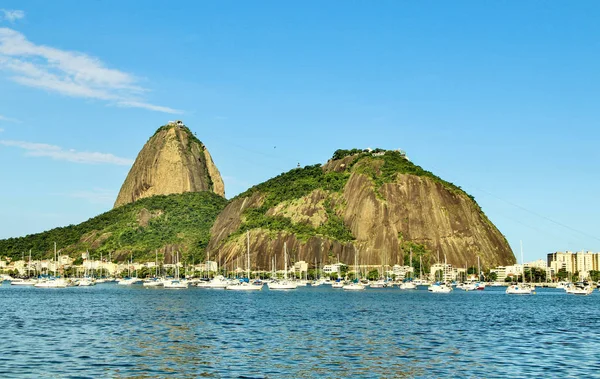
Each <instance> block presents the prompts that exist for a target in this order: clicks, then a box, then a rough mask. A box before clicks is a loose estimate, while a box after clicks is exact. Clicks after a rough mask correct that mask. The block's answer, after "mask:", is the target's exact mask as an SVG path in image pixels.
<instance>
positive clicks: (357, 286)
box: [342, 252, 365, 291]
mask: <svg viewBox="0 0 600 379" xmlns="http://www.w3.org/2000/svg"><path fill="white" fill-rule="evenodd" d="M357 255H358V252H355V253H354V273H355V274H356V278H355V279H354V281H353V282H352V283H348V284H345V285H344V286H343V287H342V289H343V290H346V291H361V290H364V289H365V286H364V285H363V284H362V283H361V282H360V279H359V278H358V264H357Z"/></svg>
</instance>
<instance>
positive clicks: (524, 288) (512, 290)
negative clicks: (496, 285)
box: [505, 242, 533, 295]
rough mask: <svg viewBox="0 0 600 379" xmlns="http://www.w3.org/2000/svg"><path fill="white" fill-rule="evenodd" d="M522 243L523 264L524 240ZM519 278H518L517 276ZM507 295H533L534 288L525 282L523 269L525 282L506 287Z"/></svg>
mask: <svg viewBox="0 0 600 379" xmlns="http://www.w3.org/2000/svg"><path fill="white" fill-rule="evenodd" d="M520 244H521V264H523V242H520ZM517 279H518V278H517ZM505 292H506V294H507V295H531V294H532V293H533V289H532V288H531V286H530V285H529V284H525V271H524V270H523V283H521V284H519V283H516V284H512V285H510V286H508V288H506V291H505Z"/></svg>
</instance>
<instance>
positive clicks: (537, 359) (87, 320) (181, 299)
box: [0, 283, 600, 378]
mask: <svg viewBox="0 0 600 379" xmlns="http://www.w3.org/2000/svg"><path fill="white" fill-rule="evenodd" d="M595 375H598V376H600V293H598V292H597V291H595V292H594V293H593V294H592V295H590V296H582V297H578V296H574V295H567V294H565V292H564V291H563V290H557V289H538V290H537V293H536V294H535V295H532V296H511V295H506V294H505V293H504V288H502V287H498V288H494V287H488V288H486V289H485V291H473V292H463V291H460V290H455V291H453V292H452V293H450V294H432V293H428V292H427V291H426V289H425V288H424V287H423V288H421V289H419V290H414V291H402V290H399V289H398V288H386V289H367V290H365V291H357V292H346V291H343V290H341V289H332V288H331V287H330V286H319V287H312V288H311V287H305V288H299V289H297V290H294V291H285V292H276V291H269V290H268V289H267V287H266V286H265V287H264V289H263V291H259V292H248V293H246V292H236V291H224V290H210V289H201V288H190V289H187V290H166V289H150V288H144V287H142V286H141V285H139V286H137V285H136V286H132V287H121V286H117V285H115V284H109V283H107V284H101V285H97V286H95V287H86V288H83V287H81V288H80V287H73V288H66V289H38V288H23V287H21V288H19V287H11V286H10V285H8V284H7V283H4V285H2V286H0V377H3V378H4V377H6V378H17V377H19V378H20V377H26V378H40V377H42V378H105V377H106V378H162V377H181V378H192V377H214V378H221V377H223V378H230V377H234V378H350V377H351V378H456V377H462V378H508V377H510V378H523V377H534V378H541V377H560V378H580V377H593V376H595Z"/></svg>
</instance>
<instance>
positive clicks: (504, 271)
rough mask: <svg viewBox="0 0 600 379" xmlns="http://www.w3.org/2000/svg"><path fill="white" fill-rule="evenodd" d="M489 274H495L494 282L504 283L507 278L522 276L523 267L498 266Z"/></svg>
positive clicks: (518, 265)
mask: <svg viewBox="0 0 600 379" xmlns="http://www.w3.org/2000/svg"><path fill="white" fill-rule="evenodd" d="M490 272H493V273H496V281H498V282H504V281H505V280H506V278H507V277H516V276H519V275H522V274H523V265H520V264H516V265H511V266H498V267H496V268H494V269H491V270H490Z"/></svg>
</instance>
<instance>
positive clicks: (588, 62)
mask: <svg viewBox="0 0 600 379" xmlns="http://www.w3.org/2000/svg"><path fill="white" fill-rule="evenodd" d="M599 12H600V3H599V2H597V1H577V2H558V1H555V2H550V1H533V0H532V1H526V2H525V1H485V2H482V1H460V0H457V1H452V2H441V1H377V2H368V1H346V0H344V1H342V0H339V1H307V0H303V1H285V2H282V1H253V2H244V1H172V2H166V1H127V2H123V1H117V0H102V1H68V0H63V1H56V2H50V1H45V0H39V1H33V0H25V1H23V0H19V1H11V0H2V1H0V162H1V164H0V178H1V179H0V238H8V237H16V236H23V235H27V234H31V233H37V232H41V231H44V230H47V229H50V228H53V227H57V226H64V225H68V224H77V223H79V222H82V221H85V220H87V219H89V218H91V217H94V216H95V215H97V214H100V213H102V212H105V211H108V210H110V209H111V208H112V205H113V203H114V200H115V199H116V196H117V193H118V191H119V188H120V186H121V184H122V182H123V181H124V179H125V177H126V175H127V173H128V171H129V169H130V167H131V164H132V163H133V160H134V159H135V157H136V155H137V153H138V152H139V150H140V149H141V148H142V146H143V145H144V143H145V142H146V141H147V140H148V138H149V137H150V136H151V135H152V134H153V133H154V131H155V130H156V129H157V128H158V127H160V126H161V125H163V124H165V123H166V122H168V121H169V120H174V119H181V120H183V121H184V123H185V124H186V125H187V126H188V127H189V128H190V129H191V130H192V131H194V132H196V133H197V136H198V138H199V139H200V140H201V141H203V143H204V144H205V145H206V146H207V148H208V149H209V151H210V153H211V155H212V156H213V159H214V161H215V163H216V165H217V167H218V168H219V170H220V172H221V175H222V176H223V179H224V182H225V190H226V196H227V197H228V198H231V197H232V196H235V195H236V194H238V193H240V192H242V191H244V190H245V189H247V188H248V187H250V186H252V185H254V184H258V183H260V182H262V181H264V180H267V179H269V178H271V177H273V176H276V175H278V174H280V173H282V172H285V171H287V170H289V169H291V168H294V167H296V165H297V164H298V163H299V164H301V165H302V166H304V165H309V164H315V163H324V162H326V161H327V159H329V158H330V157H331V155H332V154H333V152H334V151H335V150H336V149H339V148H355V147H356V148H367V147H372V148H376V147H380V148H385V149H397V148H401V149H403V150H405V151H406V152H407V154H408V156H409V157H410V159H411V160H412V161H413V162H415V163H416V164H418V165H420V166H422V167H423V168H425V169H427V170H430V171H432V172H434V173H435V174H437V175H439V176H440V177H442V178H444V179H446V180H448V181H450V182H453V183H455V184H456V185H459V186H461V187H462V188H463V189H464V190H466V191H467V192H468V193H470V194H472V195H473V196H475V198H476V200H477V201H478V203H479V204H480V206H481V207H482V209H483V211H484V212H485V213H486V215H487V216H488V217H489V218H490V219H491V221H492V222H493V223H494V224H495V225H496V226H497V227H498V228H499V230H500V231H501V232H502V233H503V234H504V235H505V236H506V237H507V239H508V242H509V243H510V245H511V247H512V248H513V251H514V252H515V255H516V256H517V258H518V259H519V261H520V260H521V259H520V253H519V251H520V250H519V249H520V248H519V242H520V241H522V242H523V254H524V258H525V261H529V260H533V259H540V258H543V259H545V256H546V254H547V253H550V252H554V251H564V250H571V251H579V250H582V249H585V250H591V251H600V231H599V230H600V217H599V215H600V203H599V201H598V193H599V188H600V179H599V175H598V167H599V163H600V149H598V142H599V141H600V129H599V128H598V121H599V120H600V107H599V106H598V101H599V100H600V96H599V88H600V72H599V71H598V67H599V63H600V59H599V58H600V37H599V36H600V23H598V20H597V15H598V14H600V13H599Z"/></svg>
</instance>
